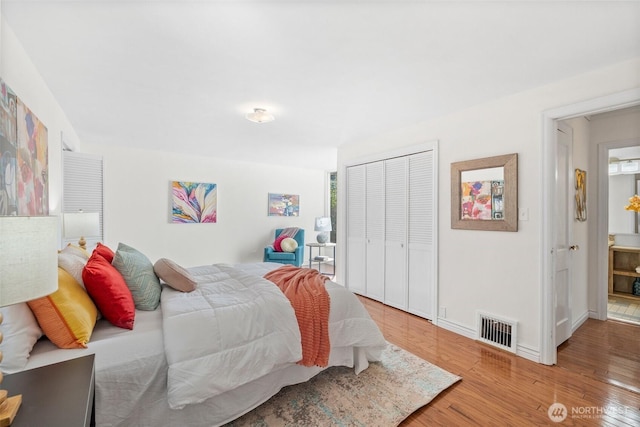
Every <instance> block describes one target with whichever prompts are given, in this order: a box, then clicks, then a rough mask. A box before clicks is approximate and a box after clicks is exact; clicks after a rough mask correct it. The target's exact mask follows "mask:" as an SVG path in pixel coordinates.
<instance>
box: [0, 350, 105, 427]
mask: <svg viewBox="0 0 640 427" xmlns="http://www.w3.org/2000/svg"><path fill="white" fill-rule="evenodd" d="M94 358H95V355H93V354H90V355H88V356H83V357H79V358H77V359H71V360H67V361H64V362H60V363H54V364H53V365H47V366H43V367H40V368H35V369H30V370H28V371H22V372H18V373H16V374H11V375H7V376H5V377H4V380H3V381H2V388H3V389H5V390H7V391H8V392H9V396H15V395H17V394H22V405H21V406H20V409H19V410H18V414H17V415H16V418H15V419H14V420H13V424H11V426H12V427H25V426H29V427H40V426H47V427H58V426H60V427H62V426H64V427H80V426H83V427H89V426H92V425H94V424H95V422H94V419H93V409H94V386H95V369H94Z"/></svg>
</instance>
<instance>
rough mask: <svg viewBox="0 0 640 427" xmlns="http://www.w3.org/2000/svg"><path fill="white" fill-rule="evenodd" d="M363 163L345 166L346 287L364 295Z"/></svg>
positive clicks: (364, 197)
mask: <svg viewBox="0 0 640 427" xmlns="http://www.w3.org/2000/svg"><path fill="white" fill-rule="evenodd" d="M365 172H366V170H365V166H364V165H359V166H351V167H348V168H347V194H346V200H347V203H346V207H347V230H346V231H347V259H346V283H345V285H346V286H347V288H348V289H350V290H351V291H352V292H355V293H357V294H361V295H366V291H367V288H366V282H365V280H366V279H365V237H366V235H365V227H366V223H365V222H366V211H365V209H366V205H365V200H366V194H365V176H366V173H365Z"/></svg>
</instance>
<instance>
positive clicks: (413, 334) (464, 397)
mask: <svg viewBox="0 0 640 427" xmlns="http://www.w3.org/2000/svg"><path fill="white" fill-rule="evenodd" d="M359 298H360V300H361V301H362V302H363V304H364V305H365V307H366V308H367V310H368V311H369V313H370V314H371V317H372V318H373V319H374V321H376V323H377V324H378V325H379V327H380V329H381V330H382V333H383V334H384V336H385V338H386V339H387V341H389V342H391V343H393V344H395V345H397V346H399V347H402V348H404V349H405V350H407V351H410V352H412V353H414V354H415V355H417V356H419V357H421V358H423V359H425V360H427V361H429V362H431V363H434V364H436V365H438V366H440V367H441V368H443V369H446V370H447V371H449V372H451V373H454V374H456V375H459V376H461V377H462V381H460V382H458V383H457V384H455V385H453V386H452V387H450V388H449V389H448V390H446V391H445V392H443V393H441V394H440V395H439V396H437V397H436V398H435V399H434V400H433V401H432V402H431V403H430V404H429V405H427V406H425V407H423V408H421V409H419V410H418V411H416V412H415V413H414V414H412V415H411V416H409V417H408V418H407V419H406V420H405V421H404V422H403V423H402V426H403V427H426V426H429V427H431V426H466V425H469V426H473V425H477V426H505V425H512V426H528V425H540V426H545V425H562V426H609V425H610V426H637V425H640V347H639V346H640V327H638V326H634V325H628V324H625V323H621V322H612V321H606V322H602V321H597V320H592V319H589V320H588V321H587V322H585V324H584V325H583V326H582V327H581V328H580V329H579V330H578V331H576V333H575V334H574V336H573V337H572V338H570V339H569V341H567V342H566V343H564V344H563V345H562V346H560V347H559V351H558V365H557V366H545V365H541V364H538V363H535V362H531V361H529V360H526V359H524V358H521V357H518V356H515V355H513V354H511V353H508V352H505V351H502V350H499V349H494V348H493V347H491V346H488V345H486V344H482V343H479V342H477V341H474V340H471V339H468V338H465V337H463V336H461V335H458V334H455V333H453V332H451V331H447V330H445V329H442V328H438V327H435V326H434V325H433V324H431V323H430V322H429V321H427V320H425V319H422V318H420V317H417V316H413V315H411V314H408V313H405V312H403V311H400V310H397V309H394V308H392V307H388V306H385V305H383V304H381V303H378V302H376V301H373V300H370V299H367V298H364V297H359ZM630 328H631V329H630ZM555 402H559V403H561V404H563V405H565V407H566V408H567V411H568V417H567V418H566V419H565V420H564V421H563V422H562V423H558V424H555V423H553V422H551V419H550V418H549V415H548V412H547V411H548V409H549V407H550V406H551V405H552V404H553V403H555Z"/></svg>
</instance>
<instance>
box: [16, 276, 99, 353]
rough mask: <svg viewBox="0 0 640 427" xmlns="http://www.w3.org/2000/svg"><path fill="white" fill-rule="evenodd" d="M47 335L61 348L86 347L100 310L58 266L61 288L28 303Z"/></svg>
mask: <svg viewBox="0 0 640 427" xmlns="http://www.w3.org/2000/svg"><path fill="white" fill-rule="evenodd" d="M27 304H28V305H29V308H30V309H31V311H32V312H33V314H34V315H35V317H36V319H37V320H38V324H39V325H40V327H41V328H42V331H43V332H44V334H45V335H46V336H47V337H48V338H49V340H50V341H51V342H52V343H54V344H55V345H56V346H58V347H60V348H86V347H87V343H88V342H89V339H90V338H91V333H92V332H93V327H94V326H95V324H96V319H97V317H98V309H97V308H96V306H95V304H94V303H93V301H92V300H91V298H90V297H89V295H88V294H87V292H86V291H85V290H84V289H83V288H82V286H80V284H79V283H78V282H77V281H76V280H75V279H74V278H73V276H71V275H70V274H69V273H67V272H66V271H64V270H63V269H62V268H59V267H58V290H57V291H55V292H54V293H52V294H51V295H47V296H46V297H42V298H38V299H35V300H33V301H29V302H28V303H27Z"/></svg>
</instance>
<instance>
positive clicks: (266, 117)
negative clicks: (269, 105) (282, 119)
mask: <svg viewBox="0 0 640 427" xmlns="http://www.w3.org/2000/svg"><path fill="white" fill-rule="evenodd" d="M246 117H247V120H249V121H252V122H254V123H269V122H271V121H273V119H274V117H273V115H272V114H269V113H268V112H267V110H265V109H264V108H254V109H253V113H248V114H247V116H246Z"/></svg>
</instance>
